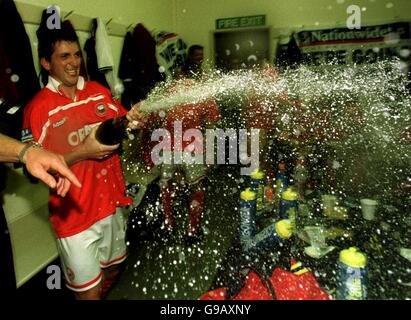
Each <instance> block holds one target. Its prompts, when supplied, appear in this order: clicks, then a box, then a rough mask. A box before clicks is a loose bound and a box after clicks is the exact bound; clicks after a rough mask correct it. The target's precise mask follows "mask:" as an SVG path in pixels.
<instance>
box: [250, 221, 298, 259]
mask: <svg viewBox="0 0 411 320" xmlns="http://www.w3.org/2000/svg"><path fill="white" fill-rule="evenodd" d="M292 235H293V232H292V229H291V224H290V221H289V220H286V219H283V220H279V221H274V223H272V224H270V225H268V226H267V227H265V228H264V229H263V230H262V231H260V232H258V233H257V234H256V235H255V236H254V237H252V238H250V239H247V241H244V242H243V243H242V247H243V251H244V252H246V253H255V254H257V255H259V254H261V251H272V250H273V249H274V248H275V246H276V245H279V246H282V245H283V244H285V242H286V241H287V240H288V239H289V238H291V236H292Z"/></svg>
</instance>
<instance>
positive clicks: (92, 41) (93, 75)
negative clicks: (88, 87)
mask: <svg viewBox="0 0 411 320" xmlns="http://www.w3.org/2000/svg"><path fill="white" fill-rule="evenodd" d="M96 29H97V19H96V18H94V19H93V20H92V27H91V31H90V38H88V39H87V41H86V43H85V44H84V51H85V52H86V57H87V58H86V67H87V73H88V75H89V77H90V80H93V81H97V82H98V83H100V84H102V85H103V86H105V87H106V88H110V86H109V85H108V83H107V80H106V77H105V76H104V73H103V72H100V70H99V68H98V64H97V53H96Z"/></svg>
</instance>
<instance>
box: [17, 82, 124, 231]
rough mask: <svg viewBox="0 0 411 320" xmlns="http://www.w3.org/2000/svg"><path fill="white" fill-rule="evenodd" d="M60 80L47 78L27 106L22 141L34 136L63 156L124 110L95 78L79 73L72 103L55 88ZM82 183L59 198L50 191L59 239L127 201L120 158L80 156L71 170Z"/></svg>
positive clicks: (85, 227)
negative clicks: (80, 186)
mask: <svg viewBox="0 0 411 320" xmlns="http://www.w3.org/2000/svg"><path fill="white" fill-rule="evenodd" d="M58 86H59V83H58V82H57V81H56V80H54V79H53V78H51V77H50V78H49V83H48V85H47V86H46V87H45V88H43V89H42V90H41V91H40V92H39V93H38V94H37V95H36V96H35V97H34V98H33V100H32V101H31V102H30V103H29V105H28V106H27V107H26V108H25V113H24V123H23V138H22V140H23V142H26V141H30V140H35V141H38V142H40V143H41V144H42V145H43V147H44V148H45V149H48V150H51V151H54V152H58V153H61V154H66V153H69V152H71V151H72V150H73V149H74V148H76V147H77V146H78V145H79V144H80V143H81V142H82V141H83V140H84V139H85V137H86V136H87V135H88V134H89V133H90V131H91V130H92V128H93V127H94V126H96V125H98V124H99V123H101V122H104V121H105V120H108V119H111V118H114V117H119V116H123V115H125V114H126V113H127V111H126V110H125V109H124V108H123V107H122V106H121V105H120V104H118V103H116V102H114V100H113V99H112V98H111V94H110V91H109V90H108V89H106V88H105V87H103V86H102V85H100V84H98V83H97V82H93V81H89V82H85V81H84V79H83V78H82V77H80V79H79V81H78V84H77V91H76V99H75V100H74V101H73V100H72V99H70V98H67V97H66V96H64V95H63V94H61V93H60V92H59V91H58ZM70 169H71V170H72V171H73V172H74V174H75V175H76V176H77V178H78V179H79V180H80V181H81V183H82V188H77V187H74V186H72V187H71V188H70V191H69V192H68V193H67V195H66V196H65V197H64V198H62V197H60V196H57V195H56V194H54V193H51V194H50V198H49V208H50V214H51V218H50V219H51V222H52V224H53V227H54V229H55V231H56V234H57V237H59V238H62V237H68V236H71V235H74V234H77V233H79V232H81V231H83V230H85V229H87V228H88V227H89V226H91V225H92V224H94V223H95V222H97V221H99V220H101V219H103V218H105V217H107V216H109V215H110V214H113V213H114V212H115V210H116V207H118V206H124V205H128V204H130V203H131V202H132V201H131V199H130V198H128V197H126V196H125V185H124V180H123V173H122V169H121V163H120V158H119V156H118V155H117V154H114V155H112V156H110V157H109V158H107V159H104V160H83V161H79V162H77V163H75V164H73V165H72V166H71V168H70Z"/></svg>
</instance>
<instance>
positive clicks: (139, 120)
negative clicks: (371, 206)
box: [126, 101, 148, 130]
mask: <svg viewBox="0 0 411 320" xmlns="http://www.w3.org/2000/svg"><path fill="white" fill-rule="evenodd" d="M142 103H143V102H142V101H140V102H138V103H136V104H135V105H134V106H133V107H132V108H131V109H130V111H129V112H128V113H127V115H126V117H127V120H128V121H129V123H128V128H130V129H132V130H135V129H143V128H145V125H146V122H147V119H148V118H147V117H146V115H145V114H144V113H142V112H141V111H140V107H141V105H142Z"/></svg>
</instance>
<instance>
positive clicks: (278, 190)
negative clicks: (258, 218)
mask: <svg viewBox="0 0 411 320" xmlns="http://www.w3.org/2000/svg"><path fill="white" fill-rule="evenodd" d="M275 184H276V187H275V195H276V197H275V198H276V207H277V208H279V207H280V201H281V195H282V193H283V192H284V191H285V189H286V188H287V186H288V177H287V173H286V165H285V163H284V162H280V163H279V164H278V171H277V174H276V175H275Z"/></svg>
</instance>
